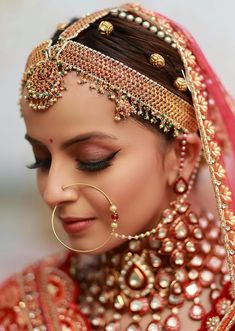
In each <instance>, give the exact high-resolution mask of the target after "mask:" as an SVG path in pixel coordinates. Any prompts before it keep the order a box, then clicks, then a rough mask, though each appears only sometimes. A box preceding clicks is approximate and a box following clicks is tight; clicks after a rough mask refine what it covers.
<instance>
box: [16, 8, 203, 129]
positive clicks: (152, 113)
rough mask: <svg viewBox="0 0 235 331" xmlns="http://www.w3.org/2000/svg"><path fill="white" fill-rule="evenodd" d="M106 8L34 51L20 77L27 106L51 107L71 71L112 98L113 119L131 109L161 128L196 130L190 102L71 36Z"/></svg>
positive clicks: (84, 27)
mask: <svg viewBox="0 0 235 331" xmlns="http://www.w3.org/2000/svg"><path fill="white" fill-rule="evenodd" d="M109 13H110V11H109V10H104V11H101V12H97V13H94V14H91V15H89V16H86V17H84V18H82V19H81V20H79V21H76V22H75V23H74V24H72V25H71V26H69V27H68V28H67V29H65V30H64V31H63V32H62V33H61V35H60V37H59V40H58V42H57V43H56V44H55V45H53V46H52V41H51V40H48V41H45V42H43V43H41V44H40V45H39V46H37V47H36V48H35V49H34V50H33V52H32V53H31V55H30V56H29V59H28V62H27V65H26V71H25V73H24V76H23V80H22V89H23V87H24V86H25V87H26V91H27V94H26V95H25V99H26V100H27V101H28V102H29V106H30V107H31V108H33V109H35V110H46V109H48V108H50V107H51V106H52V105H53V104H54V103H55V102H57V100H58V99H59V98H60V97H61V96H62V94H61V92H62V91H63V90H66V87H65V83H64V76H65V75H66V74H67V73H68V72H70V71H75V72H77V74H78V76H79V79H78V82H79V83H80V84H83V83H89V86H90V88H91V89H96V90H97V91H98V92H99V93H105V94H106V95H107V96H108V97H109V98H110V99H111V100H114V101H115V103H116V110H115V120H117V121H118V120H121V119H122V118H128V117H129V116H131V114H135V115H139V116H141V117H143V118H144V119H146V120H148V121H150V122H151V123H153V124H154V123H157V122H159V123H160V128H162V129H163V130H164V132H168V131H171V130H172V131H173V132H174V134H175V135H178V133H179V132H195V131H196V130H197V122H196V119H195V114H194V110H193V107H192V106H191V105H190V104H189V103H188V102H186V101H185V100H183V99H182V98H180V97H179V96H177V95H176V94H174V93H172V92H171V91H169V90H167V89H166V88H165V87H163V86H162V85H160V84H159V83H157V82H155V81H153V80H151V79H149V78H148V77H146V76H145V75H142V74H140V73H139V72H137V71H136V70H134V69H132V68H130V67H128V66H126V65H124V64H123V63H121V62H119V61H117V60H114V59H113V58H111V57H109V56H107V55H104V54H102V53H100V52H98V51H96V50H93V49H91V48H89V47H86V46H84V45H82V44H80V43H78V42H74V41H72V40H71V39H73V38H75V37H77V36H78V35H79V33H80V32H81V31H83V30H85V29H86V28H88V27H89V25H90V24H91V23H93V22H95V21H96V20H98V19H100V18H102V17H104V16H106V15H107V14H109ZM182 110H183V111H182Z"/></svg>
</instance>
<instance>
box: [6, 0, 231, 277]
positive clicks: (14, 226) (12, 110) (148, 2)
mask: <svg viewBox="0 0 235 331" xmlns="http://www.w3.org/2000/svg"><path fill="white" fill-rule="evenodd" d="M121 3H123V1H119V0H116V1H115V0H109V1H106V0H103V1H94V0H86V1H78V0H66V1H65V0H60V1H58V0H49V1H48V0H33V1H32V0H0V31H1V36H2V37H1V47H0V63H1V65H0V135H1V139H0V158H1V161H0V281H1V280H3V279H4V278H5V277H7V276H8V275H9V274H11V273H12V272H16V271H18V270H20V269H21V268H22V267H23V266H24V265H26V264H28V263H30V262H31V261H34V260H36V259H38V258H41V257H43V256H45V255H48V254H49V253H51V252H56V251H58V250H60V249H61V247H60V246H59V245H58V244H57V243H56V241H55V239H54V237H53V235H52V231H51V228H50V213H49V211H48V210H47V207H46V206H44V204H43V202H42V201H41V199H40V197H39V195H38V193H37V189H36V184H35V172H34V171H33V170H28V169H26V167H25V166H26V165H27V164H29V163H31V162H32V161H33V156H32V152H31V150H30V147H29V145H28V144H27V143H26V142H25V141H24V138H23V137H24V134H25V128H24V123H23V120H22V119H21V118H20V113H19V109H18V106H17V100H18V90H19V84H20V79H21V75H22V72H23V70H24V65H25V62H26V58H27V56H28V54H29V52H30V51H31V50H32V48H33V47H34V46H35V45H37V44H38V43H39V42H41V41H43V40H45V39H48V38H49V37H50V36H51V35H52V33H53V32H54V31H55V29H56V26H57V24H58V23H61V22H67V21H68V20H69V19H70V18H72V17H74V16H81V15H84V14H86V13H87V12H91V11H94V10H97V9H101V8H105V7H112V6H116V5H119V4H121ZM139 3H141V4H142V5H144V6H145V7H146V8H149V9H152V10H156V11H159V12H161V13H162V14H165V15H167V16H169V17H170V18H172V19H174V20H175V21H177V22H180V23H181V24H182V25H183V26H185V27H187V28H188V30H189V31H191V33H192V34H193V35H194V37H195V38H196V39H197V41H198V42H199V44H200V45H201V47H202V49H203V50H204V53H205V54H206V56H207V58H208V60H209V62H210V63H211V64H212V66H213V67H214V68H215V70H216V72H217V73H218V75H219V77H220V78H222V80H223V82H224V84H225V86H227V88H228V90H229V91H230V92H231V93H232V94H233V95H235V69H234V68H235V66H234V59H235V25H234V13H235V2H234V1H233V0H224V1H219V0H198V1H192V0H191V1H190V0H177V1H176V0H175V1H172V0H158V1H156V0H143V1H139Z"/></svg>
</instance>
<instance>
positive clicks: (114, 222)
mask: <svg viewBox="0 0 235 331" xmlns="http://www.w3.org/2000/svg"><path fill="white" fill-rule="evenodd" d="M74 186H87V187H90V188H93V189H95V190H97V191H99V192H100V193H101V194H102V195H103V196H104V197H105V198H106V199H107V200H108V202H109V205H110V206H109V211H110V212H111V220H112V221H111V224H110V227H111V231H110V234H109V236H108V238H107V239H106V240H105V241H104V242H103V243H102V244H101V245H99V246H98V247H95V248H92V249H87V250H81V249H76V248H73V247H70V246H69V245H67V244H65V243H64V242H63V241H62V240H61V239H60V238H59V236H58V234H57V232H56V230H55V225H54V218H55V214H56V210H57V207H58V205H56V206H55V207H54V209H53V211H52V215H51V226H52V230H53V233H54V235H55V237H56V239H57V240H58V241H59V242H60V243H61V244H62V245H63V246H64V247H66V248H68V249H69V250H71V251H73V252H76V253H90V252H94V251H96V250H98V249H100V248H102V247H104V246H105V245H106V244H107V243H108V242H109V241H110V239H111V237H112V236H113V235H115V232H116V229H117V228H118V223H117V221H118V218H119V215H118V213H117V207H116V206H115V205H114V204H113V203H112V201H111V200H110V198H109V197H108V196H107V194H105V193H104V191H102V190H101V189H100V188H98V187H97V186H94V185H91V184H86V183H74V184H71V185H68V186H65V187H62V189H63V190H66V189H68V188H71V187H74Z"/></svg>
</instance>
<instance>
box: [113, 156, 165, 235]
mask: <svg viewBox="0 0 235 331" xmlns="http://www.w3.org/2000/svg"><path fill="white" fill-rule="evenodd" d="M121 175H122V177H121ZM112 186H113V187H112V189H111V191H112V193H113V196H114V197H115V200H116V201H115V203H116V204H117V207H118V212H119V216H120V220H119V231H120V232H122V233H125V234H135V233H137V232H138V231H142V230H143V229H145V228H146V227H148V226H149V225H151V223H152V222H153V221H154V218H155V217H156V216H158V215H159V214H160V213H161V211H162V209H161V208H162V205H163V200H164V199H163V198H164V197H165V194H166V193H165V189H166V180H165V174H164V172H163V168H162V162H161V158H160V156H159V158H156V156H154V155H152V154H151V153H149V154H147V153H145V154H144V156H143V157H142V158H140V157H138V158H136V159H134V158H132V159H131V160H129V162H125V163H123V164H122V165H120V164H119V166H118V169H117V170H116V174H115V173H114V174H113V176H112Z"/></svg>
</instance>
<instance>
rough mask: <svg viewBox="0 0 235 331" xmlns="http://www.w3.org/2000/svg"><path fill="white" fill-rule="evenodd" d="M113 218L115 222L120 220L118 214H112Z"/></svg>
mask: <svg viewBox="0 0 235 331" xmlns="http://www.w3.org/2000/svg"><path fill="white" fill-rule="evenodd" d="M111 217H112V219H113V220H118V218H119V215H118V214H112V216H111Z"/></svg>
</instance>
